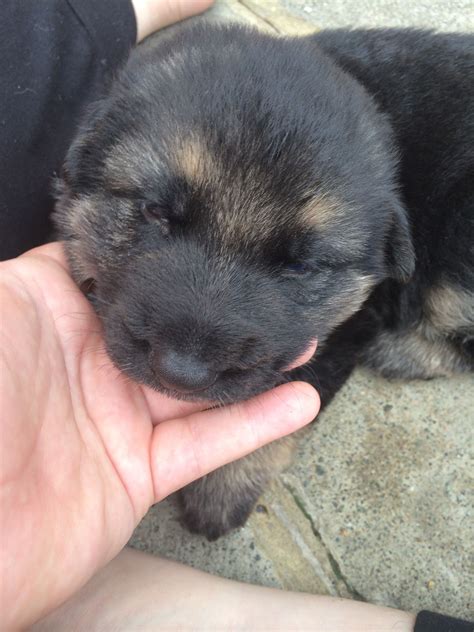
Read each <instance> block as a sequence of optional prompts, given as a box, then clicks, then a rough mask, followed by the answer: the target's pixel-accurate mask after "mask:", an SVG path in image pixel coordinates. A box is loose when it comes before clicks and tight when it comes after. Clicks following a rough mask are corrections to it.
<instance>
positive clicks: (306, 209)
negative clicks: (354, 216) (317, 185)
mask: <svg viewBox="0 0 474 632" xmlns="http://www.w3.org/2000/svg"><path fill="white" fill-rule="evenodd" d="M344 210H345V209H344V206H343V204H342V203H341V202H340V201H339V200H337V199H336V198H335V197H334V196H332V195H331V194H329V193H315V194H314V195H313V196H312V197H311V198H310V199H309V200H308V201H307V202H306V203H305V204H304V206H303V207H302V209H301V211H300V212H301V218H302V220H303V221H304V222H305V223H307V224H309V225H310V226H314V227H316V228H321V229H323V230H324V229H325V228H330V227H331V226H334V225H335V224H336V222H337V219H338V217H340V216H341V215H343V213H344Z"/></svg>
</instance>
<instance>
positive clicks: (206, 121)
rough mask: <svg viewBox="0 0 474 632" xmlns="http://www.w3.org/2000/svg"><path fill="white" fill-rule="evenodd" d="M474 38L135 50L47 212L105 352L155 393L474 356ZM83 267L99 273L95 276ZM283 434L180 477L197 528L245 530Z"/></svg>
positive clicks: (253, 42) (195, 33)
mask: <svg viewBox="0 0 474 632" xmlns="http://www.w3.org/2000/svg"><path fill="white" fill-rule="evenodd" d="M473 43H474V38H473V37H470V36H463V35H436V34H433V33H430V32H422V31H414V30H373V31H345V30H338V31H327V32H323V33H320V34H318V35H316V36H311V37H308V38H299V39H296V38H292V39H285V38H275V37H271V36H269V35H264V34H261V33H259V32H257V31H254V30H251V29H248V28H244V27H242V26H234V25H227V26H216V25H214V26H211V25H195V26H192V27H189V26H188V27H183V28H181V29H180V30H179V31H178V32H177V33H176V34H175V35H174V36H171V37H167V38H165V39H163V40H162V41H161V42H159V43H158V44H157V45H156V46H154V47H153V48H151V49H146V48H142V49H137V50H136V51H134V52H133V53H132V55H131V57H130V60H129V62H128V64H127V66H126V67H125V69H124V70H123V71H122V72H121V73H120V74H119V76H118V77H117V79H116V80H115V82H114V83H113V85H112V86H111V88H110V90H109V91H108V93H107V94H106V96H104V99H103V100H102V101H101V102H100V103H98V104H97V105H96V106H95V108H94V111H93V112H91V113H90V115H89V116H88V117H87V118H86V120H85V122H84V125H83V127H82V129H81V130H80V132H79V134H78V136H77V139H76V141H75V142H74V143H73V145H72V147H71V149H70V152H69V155H68V157H67V160H66V164H65V169H64V178H63V180H62V182H61V184H60V187H59V199H58V205H57V212H56V224H57V226H58V228H59V231H60V236H61V237H62V238H63V239H64V240H65V243H66V250H67V253H68V256H69V259H70V263H71V266H72V270H73V273H74V276H75V278H76V280H77V282H78V283H79V284H84V285H87V286H89V287H90V285H91V283H93V284H94V290H93V295H94V301H95V305H96V307H97V310H98V312H99V314H100V315H101V316H103V317H104V327H105V336H106V341H107V346H108V350H109V352H110V355H111V356H112V358H113V360H114V361H115V363H116V364H117V366H119V367H121V368H122V369H123V370H124V371H125V372H126V373H127V374H128V375H129V376H131V377H132V378H134V379H137V380H139V381H141V382H143V383H145V384H148V385H150V386H152V387H154V388H157V389H160V390H162V391H164V392H165V393H167V394H169V395H171V396H175V397H184V398H187V399H198V398H201V399H206V400H215V401H219V402H223V403H225V402H230V401H236V400H239V399H243V398H248V397H250V396H252V395H254V394H256V393H258V392H261V391H263V390H265V389H268V388H270V387H272V386H273V385H274V384H276V383H277V382H279V381H282V380H283V379H288V374H285V373H284V368H285V367H286V366H288V365H289V364H290V363H291V362H292V361H293V360H294V359H295V358H296V357H297V356H298V355H299V354H300V353H301V352H302V351H303V350H304V349H305V348H306V347H307V346H308V344H309V342H310V341H311V340H312V339H314V338H317V339H318V351H317V353H316V355H315V357H314V359H313V360H312V362H311V364H310V366H309V367H303V368H301V369H299V370H296V371H294V372H293V373H292V374H291V377H295V378H298V379H305V380H307V381H310V382H312V383H314V385H315V386H316V388H317V389H318V390H319V391H320V393H321V395H322V400H323V403H324V404H327V402H328V401H329V400H330V399H331V398H332V396H333V395H334V393H335V392H336V391H337V390H338V388H340V386H341V385H342V384H343V382H344V381H345V379H346V378H347V377H348V375H349V374H350V372H351V371H352V369H353V367H354V365H355V364H356V363H358V362H359V363H364V364H366V365H369V366H371V367H373V368H375V369H377V370H379V371H381V372H382V373H383V374H384V375H388V376H400V377H405V376H406V377H425V378H427V377H431V376H435V375H446V374H451V373H453V372H455V371H466V370H471V369H472V368H473V362H474V360H473V358H474V352H473V333H474V250H473V248H474V226H473V216H474V208H473V206H474V197H473V182H474V174H473V164H474V154H473V152H474V79H473V72H474V68H473ZM91 280H93V281H91ZM291 443H292V441H291V440H285V441H282V442H279V443H277V444H274V445H272V446H269V447H267V448H265V449H264V450H260V451H258V452H257V453H255V454H254V455H252V456H251V457H247V458H245V459H243V460H241V461H239V462H237V463H234V464H231V465H229V466H226V467H225V468H222V469H221V470H218V471H216V472H214V473H213V474H210V475H208V476H206V477H205V478H203V479H201V480H200V481H197V482H196V483H194V484H192V485H190V486H189V487H188V488H187V489H185V490H184V492H183V494H182V498H183V506H184V518H185V521H186V523H187V524H188V526H189V527H190V528H191V529H192V530H193V531H196V532H199V533H203V534H205V535H207V536H208V537H209V538H216V537H218V536H220V535H222V534H223V533H226V532H227V531H228V530H229V529H232V528H234V527H236V526H238V525H241V524H243V522H244V521H245V520H246V518H247V516H248V514H249V512H250V511H251V509H252V507H253V505H254V503H255V501H256V499H257V498H258V496H259V494H260V493H261V491H262V489H263V488H264V486H265V485H266V484H267V482H268V481H269V480H270V478H271V477H272V476H274V474H275V472H276V471H278V469H279V468H281V467H283V466H285V465H286V464H287V463H288V462H289V456H290V453H291Z"/></svg>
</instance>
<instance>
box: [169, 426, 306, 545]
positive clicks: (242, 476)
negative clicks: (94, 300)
mask: <svg viewBox="0 0 474 632" xmlns="http://www.w3.org/2000/svg"><path fill="white" fill-rule="evenodd" d="M294 446H295V440H294V439H293V437H285V438H283V439H280V440H279V441H274V442H273V443H271V444H270V445H267V446H265V447H263V448H260V449H259V450H257V451H256V452H254V453H253V454H250V455H249V456H246V457H244V458H243V459H239V460H238V461H235V462H234V463H229V464H228V465H225V466H224V467H221V468H220V469H218V470H216V471H215V472H211V473H210V474H208V475H207V476H204V477H203V478H201V479H199V480H197V481H195V482H194V483H191V484H190V485H188V486H187V487H185V488H184V489H183V490H181V492H180V497H181V503H182V508H183V515H182V519H183V522H184V524H185V525H186V527H187V528H188V529H189V530H190V531H191V532H193V533H199V534H201V535H205V536H206V537H207V539H208V540H216V539H217V538H219V537H220V536H221V535H224V534H226V533H227V532H228V531H231V530H232V529H235V528H236V527H241V526H242V525H243V524H245V522H246V520H247V518H248V517H249V515H250V513H251V511H252V509H253V507H254V505H255V503H256V502H257V500H258V498H259V496H260V495H261V493H262V492H263V490H264V489H265V487H266V486H267V485H268V483H269V482H270V481H271V480H272V479H273V478H274V477H275V476H276V475H277V474H278V473H279V472H281V471H282V470H283V469H285V468H286V467H288V465H289V464H290V462H291V457H292V454H293V450H294Z"/></svg>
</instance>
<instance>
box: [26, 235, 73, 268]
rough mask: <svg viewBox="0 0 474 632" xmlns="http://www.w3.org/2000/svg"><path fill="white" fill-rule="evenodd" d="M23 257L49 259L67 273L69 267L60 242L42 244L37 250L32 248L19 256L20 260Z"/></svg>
mask: <svg viewBox="0 0 474 632" xmlns="http://www.w3.org/2000/svg"><path fill="white" fill-rule="evenodd" d="M23 257H48V258H49V259H53V260H54V261H55V262H56V263H59V265H60V266H61V267H62V268H64V269H65V270H67V271H69V266H68V263H67V260H66V255H65V253H64V247H63V244H62V242H60V241H53V242H51V243H49V244H44V245H43V246H38V247H37V248H32V249H31V250H28V251H27V252H25V253H24V254H22V255H21V257H20V258H23Z"/></svg>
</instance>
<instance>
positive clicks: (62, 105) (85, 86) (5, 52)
mask: <svg viewBox="0 0 474 632" xmlns="http://www.w3.org/2000/svg"><path fill="white" fill-rule="evenodd" d="M135 39H136V22H135V14H134V11H133V7H132V5H131V0H0V86H1V92H0V260H2V259H8V258H11V257H15V256H17V255H19V254H21V253H22V252H24V251H25V250H28V249H29V248H32V247H33V246H36V245H39V244H41V243H44V242H45V241H47V239H48V236H49V234H50V231H51V226H50V222H49V215H50V213H51V210H52V207H53V199H52V196H51V182H52V179H53V176H54V175H55V174H56V173H57V172H58V170H59V169H60V166H61V163H62V161H63V158H64V156H65V152H66V150H67V148H68V145H69V143H70V141H71V139H72V136H73V134H74V130H75V128H76V126H77V124H78V122H79V119H80V116H81V112H82V111H83V109H84V107H85V106H86V105H87V104H88V103H90V102H91V101H93V100H94V99H96V98H98V96H99V95H100V92H101V87H102V86H103V85H104V83H105V82H106V81H107V78H108V76H109V75H110V74H111V73H112V72H113V71H114V69H116V68H117V66H119V65H120V64H121V63H122V62H123V61H124V59H125V58H126V57H127V54H128V52H129V50H130V48H131V46H133V44H134V43H135Z"/></svg>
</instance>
